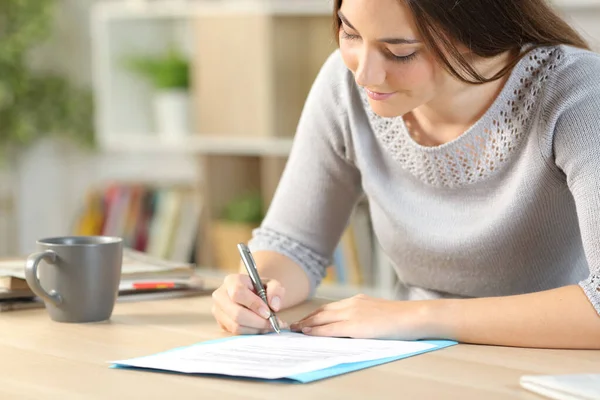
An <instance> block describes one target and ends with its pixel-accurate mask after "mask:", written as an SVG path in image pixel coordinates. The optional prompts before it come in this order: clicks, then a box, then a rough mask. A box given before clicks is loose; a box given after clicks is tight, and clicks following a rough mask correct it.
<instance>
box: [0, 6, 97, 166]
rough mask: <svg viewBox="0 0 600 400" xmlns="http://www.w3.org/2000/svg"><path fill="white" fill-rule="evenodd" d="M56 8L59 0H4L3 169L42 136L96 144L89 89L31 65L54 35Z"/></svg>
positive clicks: (0, 16) (0, 13)
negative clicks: (32, 60)
mask: <svg viewBox="0 0 600 400" xmlns="http://www.w3.org/2000/svg"><path fill="white" fill-rule="evenodd" d="M55 8H56V1H55V0H48V1H41V2H40V1H39V0H2V1H0V71H1V73H0V121H1V123H0V168H2V167H7V166H8V165H9V164H11V163H12V162H14V159H15V158H16V156H17V153H18V152H20V151H22V150H24V149H26V148H27V147H29V146H30V145H33V144H34V143H35V142H37V141H38V140H40V139H47V138H53V139H54V138H64V139H66V140H67V141H70V142H73V143H78V144H83V145H84V147H87V148H91V147H93V144H94V130H93V100H92V93H91V91H90V90H89V89H88V88H77V87H76V86H75V85H74V84H73V83H72V82H70V81H69V80H68V79H67V78H66V77H65V76H63V75H61V74H60V73H57V72H51V71H46V70H43V69H41V68H39V67H38V68H36V69H34V68H32V65H31V59H32V55H35V54H32V53H34V52H35V50H38V49H39V48H40V47H43V46H42V45H43V44H44V43H45V42H46V41H47V39H48V38H49V37H51V35H52V27H53V20H54V13H55V11H56V9H55ZM9 19H10V23H9ZM9 161H11V162H9Z"/></svg>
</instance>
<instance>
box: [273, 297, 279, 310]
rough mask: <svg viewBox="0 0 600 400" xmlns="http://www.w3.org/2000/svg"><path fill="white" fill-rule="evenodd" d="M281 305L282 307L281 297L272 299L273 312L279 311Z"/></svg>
mask: <svg viewBox="0 0 600 400" xmlns="http://www.w3.org/2000/svg"><path fill="white" fill-rule="evenodd" d="M280 305H281V300H280V299H279V296H275V297H273V299H271V307H273V310H275V311H279V306H280Z"/></svg>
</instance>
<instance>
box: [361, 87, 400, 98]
mask: <svg viewBox="0 0 600 400" xmlns="http://www.w3.org/2000/svg"><path fill="white" fill-rule="evenodd" d="M365 91H366V92H367V96H369V97H370V98H371V99H373V100H376V101H383V100H387V99H389V98H390V97H392V96H393V95H394V93H393V92H392V93H381V92H374V91H372V90H369V89H367V88H365Z"/></svg>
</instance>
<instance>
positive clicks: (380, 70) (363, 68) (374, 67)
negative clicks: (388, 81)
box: [354, 50, 386, 88]
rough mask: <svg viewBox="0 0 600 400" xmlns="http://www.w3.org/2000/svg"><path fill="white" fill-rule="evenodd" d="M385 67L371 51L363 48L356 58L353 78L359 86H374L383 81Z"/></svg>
mask: <svg viewBox="0 0 600 400" xmlns="http://www.w3.org/2000/svg"><path fill="white" fill-rule="evenodd" d="M385 76H386V73H385V69H384V66H383V62H382V60H381V59H380V57H378V55H377V54H376V53H375V52H373V51H368V50H365V51H364V52H363V54H362V55H361V56H360V57H359V59H358V66H357V68H356V73H355V78H354V79H355V80H356V84H357V85H359V86H364V87H367V88H376V87H381V86H383V83H384V82H385Z"/></svg>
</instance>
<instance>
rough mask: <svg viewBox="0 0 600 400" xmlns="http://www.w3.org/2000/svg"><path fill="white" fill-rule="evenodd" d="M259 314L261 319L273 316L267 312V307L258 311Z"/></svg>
mask: <svg viewBox="0 0 600 400" xmlns="http://www.w3.org/2000/svg"><path fill="white" fill-rule="evenodd" d="M258 313H259V314H260V316H261V317H263V318H269V317H270V316H271V313H270V312H269V310H267V309H266V308H265V307H261V308H259V309H258Z"/></svg>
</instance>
